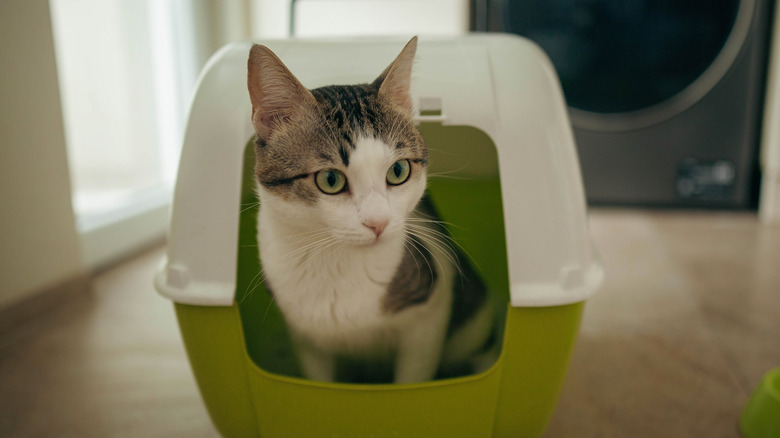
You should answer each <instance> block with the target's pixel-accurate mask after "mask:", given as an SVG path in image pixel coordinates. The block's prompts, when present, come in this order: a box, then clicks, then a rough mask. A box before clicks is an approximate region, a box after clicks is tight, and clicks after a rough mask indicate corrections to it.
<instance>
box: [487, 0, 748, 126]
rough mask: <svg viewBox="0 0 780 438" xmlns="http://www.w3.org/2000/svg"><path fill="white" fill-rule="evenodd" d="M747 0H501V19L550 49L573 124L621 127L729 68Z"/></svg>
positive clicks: (697, 93)
mask: <svg viewBox="0 0 780 438" xmlns="http://www.w3.org/2000/svg"><path fill="white" fill-rule="evenodd" d="M753 3H754V2H753V1H752V0H750V1H739V0H686V1H670V0H506V1H505V2H504V4H503V6H504V13H503V14H502V16H503V20H504V23H503V25H504V28H505V29H506V30H508V31H510V32H513V33H517V34H520V35H524V36H527V37H529V38H530V39H532V40H534V41H536V42H537V43H538V44H539V45H540V46H541V47H542V48H543V49H544V50H545V51H546V52H547V54H548V55H549V56H550V58H551V60H552V62H553V64H554V65H555V67H556V69H557V71H558V74H559V76H560V79H561V84H562V86H563V89H564V93H565V95H566V99H567V102H568V104H569V106H570V107H571V110H572V111H571V112H572V122H573V123H574V124H575V126H578V127H580V128H585V129H592V130H610V131H614V130H626V129H636V128H638V127H643V126H648V125H652V124H655V123H658V122H660V121H662V120H664V119H668V118H670V117H673V116H675V115H676V114H678V113H680V112H681V111H684V110H685V109H686V108H688V107H690V106H691V105H692V104H694V103H695V102H697V101H699V100H700V99H701V98H702V97H703V96H704V95H706V94H707V93H708V92H709V91H710V90H711V89H712V88H713V87H714V86H715V85H716V84H717V83H718V81H720V79H721V78H722V77H723V75H724V74H725V73H726V72H727V71H728V69H729V67H730V66H731V65H732V63H733V62H734V59H735V58H736V56H737V54H738V53H739V50H740V48H741V47H742V45H743V44H744V41H745V38H746V35H747V33H748V29H749V26H750V21H751V16H752V12H753V7H754V4H753Z"/></svg>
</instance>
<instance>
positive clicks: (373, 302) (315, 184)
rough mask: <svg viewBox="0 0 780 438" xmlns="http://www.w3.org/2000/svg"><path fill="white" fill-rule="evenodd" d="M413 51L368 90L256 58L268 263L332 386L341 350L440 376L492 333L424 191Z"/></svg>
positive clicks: (322, 377)
mask: <svg viewBox="0 0 780 438" xmlns="http://www.w3.org/2000/svg"><path fill="white" fill-rule="evenodd" d="M416 48H417V37H414V38H412V39H411V41H409V43H408V44H407V45H406V46H405V47H404V49H403V50H402V51H401V53H400V54H399V55H398V57H397V58H396V59H395V61H393V62H392V63H391V64H390V66H388V67H387V68H386V69H385V70H384V71H383V72H382V73H381V74H380V75H379V77H378V78H377V79H376V80H374V81H373V82H371V83H366V84H359V85H333V86H326V87H321V88H316V89H312V90H308V89H306V88H305V87H304V86H303V85H302V84H301V83H300V82H299V81H298V79H296V78H295V76H294V75H293V74H292V73H291V72H290V71H289V70H288V69H287V67H286V66H285V65H284V64H283V63H282V61H281V60H280V59H279V58H278V57H277V56H276V55H275V54H274V53H273V52H271V50H269V49H268V48H267V47H265V46H262V45H257V44H256V45H254V46H253V47H252V48H251V50H250V54H249V60H248V77H247V84H248V89H249V96H250V100H251V103H252V116H251V119H252V124H253V126H254V129H255V132H256V140H255V145H254V147H255V152H256V163H255V177H256V180H257V194H258V197H259V201H260V211H259V213H258V229H257V239H258V246H259V253H260V260H261V261H262V265H263V275H264V280H265V283H266V285H267V286H268V290H269V292H270V293H271V295H272V296H273V299H274V300H275V302H276V303H277V305H278V306H279V309H280V310H281V312H282V314H283V316H284V319H285V322H286V323H287V325H288V327H289V329H290V332H291V335H292V337H293V340H294V345H295V349H296V352H297V356H298V359H299V362H300V364H301V368H302V371H303V374H304V376H305V377H307V378H309V379H311V380H317V381H334V379H335V378H336V371H337V370H336V358H337V357H338V356H340V355H346V356H351V357H361V358H385V359H387V360H391V361H392V364H393V368H394V373H393V376H394V377H393V381H394V382H396V383H413V382H423V381H427V380H431V379H433V378H435V376H436V374H437V371H438V370H440V369H442V368H443V367H446V366H447V365H451V364H457V363H464V362H466V361H469V360H470V359H473V358H476V357H477V354H478V353H481V352H483V351H485V348H486V345H487V344H488V343H489V342H488V341H489V339H490V338H491V337H492V336H491V335H493V334H494V332H493V329H494V324H493V316H492V312H493V311H492V306H491V304H490V299H489V294H488V293H487V291H486V288H485V286H484V283H483V282H482V280H481V279H480V278H479V276H478V275H477V274H476V272H475V271H474V269H473V268H472V267H471V265H470V264H469V261H468V259H467V258H466V257H464V256H463V255H462V254H461V253H460V252H459V251H457V250H456V248H455V247H454V246H453V245H451V244H450V239H449V236H448V234H447V230H446V229H445V228H444V227H443V226H442V224H441V222H440V221H439V220H438V217H437V215H436V212H435V209H434V207H433V204H432V203H431V201H430V200H429V199H428V197H427V195H426V194H425V190H426V183H427V182H426V179H427V168H428V152H427V149H426V145H425V141H424V140H423V138H422V136H421V135H420V133H419V131H418V130H417V128H416V127H415V125H414V123H413V120H412V109H413V105H412V99H411V96H410V93H409V89H410V82H411V72H412V64H413V61H414V57H415V52H416Z"/></svg>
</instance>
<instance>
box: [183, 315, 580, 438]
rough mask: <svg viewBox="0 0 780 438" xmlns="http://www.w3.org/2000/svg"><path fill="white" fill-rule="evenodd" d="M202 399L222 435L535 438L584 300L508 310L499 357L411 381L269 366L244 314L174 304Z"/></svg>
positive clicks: (549, 412)
mask: <svg viewBox="0 0 780 438" xmlns="http://www.w3.org/2000/svg"><path fill="white" fill-rule="evenodd" d="M175 306H176V314H177V317H178V320H179V326H180V328H181V332H182V334H183V338H184V344H185V346H186V349H187V354H188V355H189V359H190V363H191V365H192V369H193V372H194V374H195V378H196V380H197V382H198V386H199V387H200V392H201V395H202V396H203V400H204V402H205V404H206V407H207V409H208V411H209V414H210V415H211V419H212V421H213V422H214V425H215V426H216V428H217V429H218V430H219V432H220V433H221V434H222V435H223V436H225V437H271V438H274V437H307V438H309V437H312V438H313V437H355V438H358V437H360V438H363V437H377V438H381V437H409V438H412V437H426V438H429V437H445V436H446V437H453V438H455V437H464V438H477V437H539V436H541V435H542V434H543V433H544V431H545V429H546V427H547V423H548V421H549V420H550V417H551V416H552V413H553V410H554V408H555V405H556V402H557V399H558V393H559V391H560V387H561V384H562V382H563V378H564V375H565V373H566V368H567V366H568V363H569V357H570V355H571V351H572V347H573V345H574V341H575V339H576V337H577V332H578V328H579V323H580V318H581V315H582V309H583V307H584V303H577V304H571V305H566V306H557V307H540V308H513V307H509V308H508V310H507V324H506V331H505V336H504V345H503V350H502V354H501V357H500V359H499V360H498V361H497V363H496V364H495V365H494V366H493V367H492V368H491V369H490V370H488V371H486V372H484V373H482V374H478V375H474V376H468V377H461V378H455V379H448V380H439V381H433V382H427V383H421V384H412V385H392V384H387V385H355V384H341V383H332V384H331V383H320V382H311V381H307V380H304V379H298V378H293V377H285V376H281V375H276V374H272V373H269V372H267V371H264V370H263V369H261V368H259V367H258V366H257V365H255V363H254V362H253V361H252V359H251V358H250V357H249V354H248V353H247V350H246V347H245V340H244V333H243V328H242V324H241V316H240V311H239V309H238V307H237V306H232V307H202V306H188V305H184V304H176V305H175Z"/></svg>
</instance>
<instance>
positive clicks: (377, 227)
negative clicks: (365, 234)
mask: <svg viewBox="0 0 780 438" xmlns="http://www.w3.org/2000/svg"><path fill="white" fill-rule="evenodd" d="M387 222H388V220H386V219H385V220H371V221H366V222H363V225H364V226H365V227H366V228H369V229H370V230H371V231H373V232H374V235H375V236H376V237H377V238H378V237H379V236H381V235H382V232H383V231H384V230H385V227H386V226H387Z"/></svg>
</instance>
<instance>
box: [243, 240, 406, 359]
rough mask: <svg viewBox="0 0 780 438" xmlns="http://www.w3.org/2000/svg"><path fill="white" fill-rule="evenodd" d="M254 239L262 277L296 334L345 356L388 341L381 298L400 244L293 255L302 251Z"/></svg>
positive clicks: (384, 292) (399, 251) (388, 326)
mask: <svg viewBox="0 0 780 438" xmlns="http://www.w3.org/2000/svg"><path fill="white" fill-rule="evenodd" d="M258 237H259V238H260V241H261V244H260V255H261V259H262V262H263V268H264V271H265V272H266V279H267V281H268V282H269V285H270V287H271V290H272V291H273V294H274V299H275V300H276V302H277V304H278V305H279V307H280V308H281V310H282V312H283V314H284V315H285V318H286V320H287V323H288V325H290V327H291V328H292V329H293V330H294V331H295V332H297V333H298V334H301V335H304V336H305V337H306V338H307V339H308V340H309V341H310V342H313V343H315V344H316V345H317V346H318V347H320V348H325V349H329V350H341V351H345V352H349V351H360V350H365V349H366V348H369V347H370V348H371V349H376V348H377V347H379V348H381V347H382V346H383V344H386V343H387V342H388V341H389V339H390V338H392V333H390V331H391V324H389V318H391V316H390V315H387V314H386V312H383V311H382V299H383V297H384V296H385V294H386V293H387V286H388V284H389V283H390V281H391V280H392V276H393V274H394V273H395V267H396V266H397V265H398V263H399V261H400V258H401V255H402V251H403V247H402V246H397V245H394V244H393V242H388V244H386V245H380V246H377V247H370V248H349V249H344V248H329V249H323V250H321V251H316V252H315V251H312V252H310V253H309V254H310V255H308V256H306V257H300V256H299V257H296V256H295V255H300V252H301V248H296V247H295V246H294V245H289V244H286V243H285V242H284V241H283V240H281V239H276V238H275V236H272V235H270V234H267V235H264V233H263V231H262V230H261V231H260V233H259V236H258ZM296 251H298V253H296ZM288 255H292V256H288ZM384 347H387V345H384Z"/></svg>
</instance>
